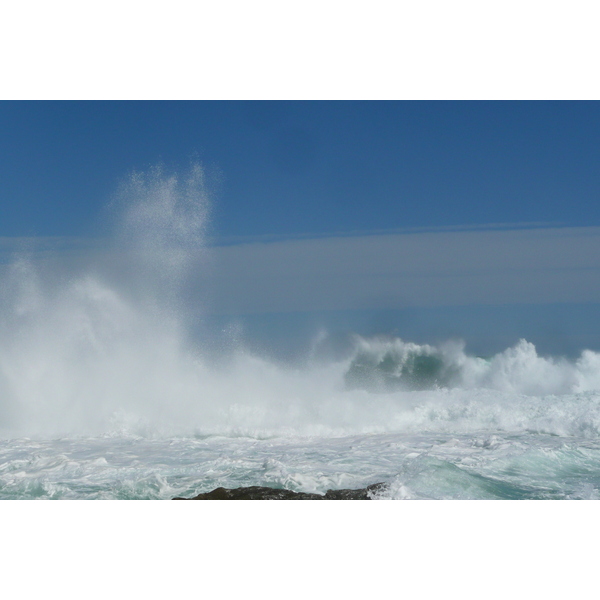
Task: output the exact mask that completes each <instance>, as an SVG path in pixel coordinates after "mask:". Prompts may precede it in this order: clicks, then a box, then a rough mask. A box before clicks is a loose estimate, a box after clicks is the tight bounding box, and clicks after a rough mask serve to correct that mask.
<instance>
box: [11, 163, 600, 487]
mask: <svg viewBox="0 0 600 600" xmlns="http://www.w3.org/2000/svg"><path fill="white" fill-rule="evenodd" d="M206 188H207V186H206V184H205V178H204V173H203V171H202V168H201V167H200V166H193V167H192V168H191V169H190V170H189V171H188V172H187V173H184V174H179V175H178V174H169V173H166V172H165V170H164V169H161V168H154V169H150V170H149V171H148V172H145V173H134V174H133V175H131V177H130V178H129V179H128V180H127V182H125V183H124V184H123V185H122V186H121V188H120V190H119V193H118V194H117V195H116V197H115V199H114V200H113V202H112V204H111V209H110V210H111V214H112V215H113V216H114V226H113V233H112V235H111V239H110V242H108V248H104V249H103V251H102V252H88V253H86V254H85V256H83V255H82V256H80V257H77V260H74V259H73V256H67V255H66V253H64V252H63V253H61V252H56V253H52V252H50V253H46V254H44V256H43V257H42V258H40V256H39V253H38V254H37V255H36V254H35V252H30V251H26V250H24V251H22V252H19V253H17V254H15V256H14V257H13V258H12V259H11V261H10V262H9V263H7V264H5V265H2V270H1V271H0V277H1V279H0V285H1V287H0V498H2V499H29V498H31V499H170V498H173V497H175V496H183V497H192V496H195V495H197V494H199V493H201V492H208V491H210V490H212V489H214V488H216V487H220V486H223V487H227V488H232V487H239V486H250V485H260V486H270V487H278V488H286V489H290V490H294V491H303V492H313V493H325V491H326V490H328V489H339V488H363V487H366V486H368V485H370V484H373V483H379V482H385V483H386V484H387V485H386V487H384V488H383V491H381V492H379V493H378V494H377V495H376V496H375V498H376V499H596V498H598V497H599V494H600V354H599V353H596V352H594V351H591V350H585V349H584V350H582V352H581V353H580V356H579V357H577V358H575V359H568V358H566V357H549V356H540V355H538V353H537V351H536V348H535V346H534V345H533V344H531V343H529V342H528V341H526V340H520V341H519V342H518V343H517V344H516V345H515V346H513V347H510V348H507V349H506V350H504V351H502V352H500V353H497V354H495V355H493V356H486V357H480V356H473V355H470V354H469V353H468V352H467V351H466V346H465V344H464V343H463V342H462V341H459V340H458V341H457V340H449V341H447V342H445V343H442V344H436V345H427V344H415V343H411V342H410V341H408V340H403V339H400V338H398V337H393V336H379V337H374V338H365V337H361V336H359V335H355V336H353V337H352V339H351V344H350V345H349V347H348V349H347V351H346V352H345V354H344V355H343V356H332V355H330V354H328V353H327V352H325V351H324V350H323V348H324V347H325V346H326V341H327V333H326V332H320V333H319V335H317V336H316V337H315V342H314V344H313V347H312V348H311V350H310V351H309V352H308V353H307V355H306V356H304V357H302V359H300V360H296V361H293V362H286V361H283V360H277V358H276V357H275V358H274V357H269V356H267V355H266V354H261V353H260V352H257V351H255V350H252V349H251V348H250V347H249V345H247V344H245V343H244V342H243V341H239V340H236V339H233V338H232V337H231V335H230V331H229V330H226V331H223V332H222V336H221V338H220V339H219V338H218V337H217V338H215V336H214V335H211V336H209V335H208V334H206V336H205V337H203V335H202V331H203V328H202V323H205V322H207V321H209V320H210V315H208V314H207V315H204V316H203V317H202V319H200V323H199V321H198V313H199V312H201V309H200V308H199V307H198V306H197V305H196V304H194V303H191V302H190V300H189V297H188V296H186V289H187V288H186V285H187V282H188V280H189V276H190V273H191V271H192V270H194V269H195V270H198V269H202V268H206V269H209V268H211V259H210V248H209V247H208V245H207V244H206V241H205V240H206V231H207V227H208V224H209V222H210V200H209V194H208V192H207V190H206ZM192 331H193V332H194V334H193V335H192Z"/></svg>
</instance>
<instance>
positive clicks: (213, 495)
mask: <svg viewBox="0 0 600 600" xmlns="http://www.w3.org/2000/svg"><path fill="white" fill-rule="evenodd" d="M385 487H386V484H385V483H374V484H373V485H370V486H368V487H366V488H362V489H358V490H327V492H326V493H325V495H324V496H322V495H321V494H307V493H305V492H292V491H291V490H281V489H277V488H270V487H260V486H256V485H255V486H251V487H240V488H234V489H226V488H222V487H219V488H216V489H214V490H213V491H212V492H207V493H205V494H198V495H197V496H195V497H194V498H173V500H371V499H372V497H373V495H374V494H376V493H377V492H380V491H383V490H384V489H385Z"/></svg>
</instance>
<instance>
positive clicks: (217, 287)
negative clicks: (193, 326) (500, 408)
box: [0, 101, 600, 353]
mask: <svg viewBox="0 0 600 600" xmlns="http://www.w3.org/2000/svg"><path fill="white" fill-rule="evenodd" d="M598 139H600V104H599V103H597V102H410V101H399V102H348V101H343V102H290V101H285V102H205V101H199V102H2V103H0V238H5V239H4V241H3V243H4V245H5V246H6V245H7V244H8V245H10V239H13V240H14V239H16V238H22V237H31V236H35V237H47V236H49V237H53V236H61V237H64V236H67V237H77V238H86V237H94V236H97V235H99V234H100V233H102V227H103V222H104V220H105V219H106V214H105V212H104V207H105V206H106V204H107V202H108V201H109V200H110V199H111V197H112V195H113V194H114V192H115V190H116V189H117V187H118V185H119V183H120V182H121V181H122V180H123V179H124V178H125V177H126V176H127V174H128V173H129V172H130V171H132V170H145V169H147V168H149V167H151V166H152V165H156V164H157V163H164V165H165V166H166V168H167V169H173V170H184V169H185V168H187V166H188V164H189V163H190V161H191V160H199V161H200V162H201V163H202V164H203V165H204V167H205V169H206V172H207V175H208V181H209V186H210V188H211V190H212V192H211V194H212V199H213V209H212V221H211V228H210V235H211V240H212V243H213V244H216V245H218V246H223V245H226V247H222V248H221V249H220V250H219V251H217V253H216V256H217V258H216V259H215V260H216V264H218V268H217V269H216V270H215V271H214V272H212V273H211V274H210V277H209V278H210V285H211V288H212V289H213V290H214V291H213V293H212V297H213V300H212V301H213V304H214V307H213V312H215V313H219V318H220V319H226V318H236V319H240V320H242V321H243V322H244V323H245V326H246V327H247V328H248V330H249V331H250V330H251V331H253V335H255V336H258V337H260V336H261V335H262V336H263V337H265V336H266V337H269V336H270V337H271V338H275V337H277V336H278V335H279V336H280V337H284V338H285V337H286V336H288V334H289V332H290V331H291V330H295V331H296V332H298V331H303V332H305V333H307V334H308V331H309V330H310V331H311V332H312V331H313V330H314V329H315V328H317V327H319V326H324V327H329V328H332V329H338V330H340V331H341V330H344V331H346V330H351V329H354V330H358V331H361V332H364V333H376V332H383V331H392V332H394V333H395V334H397V335H400V336H401V337H408V338H413V339H416V340H417V341H435V340H436V339H438V338H443V337H444V336H463V337H465V338H466V339H467V341H468V342H469V343H471V344H472V345H473V347H474V348H475V349H476V350H477V351H479V352H483V353H485V352H486V351H491V350H492V349H494V350H495V349H498V348H497V347H498V346H502V345H503V344H507V343H512V342H514V341H516V339H518V337H521V336H525V337H528V339H532V341H534V342H537V343H538V345H539V346H540V347H541V348H542V349H546V350H547V351H551V352H562V351H564V352H574V351H576V350H577V349H578V348H579V349H580V348H581V347H582V346H588V347H590V346H592V347H596V348H600V318H598V316H597V315H598V314H600V313H598V311H597V310H596V307H597V306H598V303H600V283H599V284H597V283H596V282H598V281H600V278H598V275H599V274H600V242H599V240H600V233H599V232H600V202H599V201H598V200H600V198H599V191H600V169H598V165H599V164H600V145H598ZM596 228H599V229H598V230H597V229H596ZM6 238H9V240H8V241H7V239H6ZM267 242H268V243H267ZM205 281H206V278H205V277H204V276H202V277H201V276H200V275H198V281H197V284H196V285H197V287H199V288H200V287H202V286H203V285H205ZM203 282H204V283H203ZM217 309H218V310H217ZM541 314H543V315H544V318H541V317H539V315H541ZM282 315H284V316H282ZM494 323H496V326H494V325H493V324H494ZM261 332H262V333H261ZM265 332H266V333H265ZM500 349H501V348H500Z"/></svg>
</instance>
